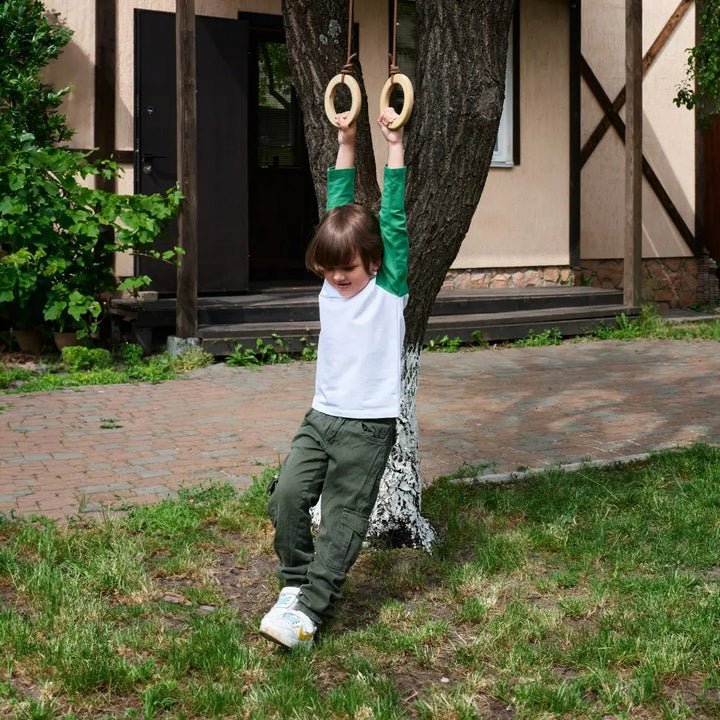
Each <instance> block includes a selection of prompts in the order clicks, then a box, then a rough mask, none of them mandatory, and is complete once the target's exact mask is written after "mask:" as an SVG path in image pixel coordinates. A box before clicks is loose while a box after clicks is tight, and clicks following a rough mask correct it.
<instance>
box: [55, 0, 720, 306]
mask: <svg viewBox="0 0 720 720" xmlns="http://www.w3.org/2000/svg"><path fill="white" fill-rule="evenodd" d="M46 6H47V7H48V10H50V11H52V12H53V13H54V14H55V16H56V17H57V18H58V20H59V21H61V22H64V23H66V24H67V25H69V26H70V27H71V28H73V30H74V31H75V35H74V37H73V40H72V42H71V44H70V46H69V47H68V48H67V49H66V51H65V53H64V54H63V56H62V57H61V58H59V59H58V60H57V61H56V62H55V63H54V64H53V65H52V66H51V67H50V68H49V70H48V78H47V79H48V81H49V82H52V83H53V84H55V85H56V86H65V85H70V86H72V91H71V92H70V94H69V95H68V96H67V98H66V102H65V107H64V111H65V112H66V113H67V115H68V123H69V125H70V126H71V127H74V128H75V129H76V135H75V138H74V139H73V142H72V144H73V146H74V147H77V148H92V147H100V148H101V150H104V151H108V150H109V151H112V152H113V153H114V155H115V157H116V159H117V160H118V161H120V162H121V164H122V165H123V167H124V169H125V174H124V176H123V178H122V179H121V181H120V182H119V183H118V186H117V190H118V191H120V192H126V193H137V192H154V191H158V190H163V189H165V188H167V187H169V186H170V185H172V184H173V183H174V181H175V167H176V149H175V142H176V141H175V45H174V43H175V35H174V15H173V13H174V10H175V0H122V1H118V0H111V1H110V2H100V1H98V0H46ZM196 6H197V7H196V12H197V15H198V24H197V87H198V163H199V168H198V183H199V188H198V196H199V206H200V208H199V236H198V249H199V258H198V277H199V281H198V283H199V284H198V290H199V292H200V293H201V294H213V293H237V292H246V291H248V290H249V289H254V288H262V287H267V286H273V285H277V284H279V283H284V284H291V285H292V284H296V285H297V284H303V283H308V282H311V277H310V276H309V275H308V274H307V272H306V271H305V270H304V268H303V263H302V258H303V254H304V248H305V245H306V243H307V241H308V237H309V234H310V233H311V231H312V227H313V226H314V224H315V223H316V222H317V211H316V203H315V197H314V192H313V189H312V182H311V180H310V174H309V169H308V165H307V157H306V150H305V147H304V141H303V136H302V123H301V118H300V113H299V108H298V106H297V102H296V100H295V98H294V97H293V93H292V89H291V87H290V86H289V83H288V82H287V72H286V70H284V65H283V63H285V64H286V62H287V59H286V56H285V55H284V38H283V31H282V24H281V17H280V7H281V3H280V0H196ZM109 7H110V8H111V11H109V10H108V8H109ZM624 7H625V3H624V0H603V2H593V3H590V2H581V0H569V1H568V0H519V1H518V7H517V10H516V14H515V18H514V22H513V29H512V31H511V42H510V49H509V56H508V73H507V86H506V103H505V109H504V113H503V119H502V121H501V127H500V131H499V134H498V141H497V144H496V150H495V155H494V158H493V165H492V167H491V169H490V173H489V176H488V179H487V184H486V187H485V191H484V193H483V196H482V199H481V201H480V204H479V206H478V208H477V211H476V213H475V216H474V219H473V221H472V224H471V226H470V229H469V231H468V234H467V237H466V239H465V241H464V243H463V245H462V248H461V250H460V253H459V254H458V256H457V258H456V260H455V262H454V263H453V266H452V268H451V270H450V272H449V273H448V276H447V279H446V282H445V287H446V288H448V289H451V288H482V287H517V286H527V285H535V286H545V285H557V284H595V285H600V286H603V287H620V286H621V285H622V265H623V261H622V258H623V254H624V250H623V243H624V218H625V209H624V198H625V193H624V162H625V160H624V158H625V150H624V142H623V138H622V135H623V132H624V129H623V128H624V124H623V123H624V121H623V117H624V115H623V113H624V107H623V102H622V99H623V98H622V91H623V87H624V83H625V69H624V68H625V52H624V40H625V37H624V34H625V17H624ZM414 10H415V8H414V2H412V1H410V0H407V1H406V0H400V2H399V28H398V52H399V62H398V64H399V65H400V67H401V69H402V71H403V72H405V73H406V74H408V75H411V76H412V74H413V70H414V68H413V58H414V46H415V27H414ZM389 17H390V13H389V12H388V3H387V1H386V0H356V2H355V20H356V23H357V27H358V47H359V54H360V61H361V64H362V68H363V73H364V80H365V84H366V88H367V94H368V102H369V104H370V107H369V112H370V115H371V117H372V116H373V114H375V115H376V114H377V112H378V108H377V107H375V105H376V104H377V102H378V98H379V95H380V90H381V88H382V86H383V84H384V82H385V80H386V78H387V47H388V32H389V31H388V25H389ZM332 28H333V25H332V19H329V20H328V32H329V33H332ZM695 37H696V13H695V6H694V2H692V0H684V1H682V2H679V0H653V2H652V3H650V2H645V3H644V15H643V52H644V53H645V55H646V57H645V64H644V65H645V66H644V70H645V75H644V83H643V92H644V101H643V105H644V123H643V131H644V142H643V152H644V159H645V162H644V165H645V167H644V171H645V172H644V176H645V177H644V181H643V182H644V187H643V285H642V297H643V300H647V301H652V300H654V301H656V302H658V303H660V304H662V305H665V306H688V305H690V304H692V303H694V302H696V301H702V300H711V299H714V296H716V294H717V279H716V276H715V274H714V269H713V268H714V265H713V264H714V261H715V260H717V255H718V249H719V248H718V245H720V243H718V241H717V232H718V226H717V224H716V225H713V223H714V222H716V218H715V217H714V213H717V211H716V210H714V209H713V208H712V205H713V203H711V202H708V201H707V197H706V196H707V195H708V193H709V192H710V190H709V188H711V187H712V182H714V180H713V177H716V176H717V172H718V163H719V162H720V156H719V155H718V153H717V150H713V148H714V147H716V146H717V145H713V143H712V142H711V141H710V140H708V138H707V137H705V136H702V135H701V134H699V133H698V132H696V128H695V119H694V115H693V113H691V112H688V111H687V110H685V109H679V108H677V107H676V106H675V105H674V104H673V102H672V98H673V97H674V95H675V92H676V88H677V86H678V85H679V84H680V82H681V81H682V79H683V77H684V75H685V67H686V50H687V48H689V47H691V46H693V45H694V44H695ZM318 102H322V97H319V98H318ZM373 132H374V133H375V135H374V137H373V141H374V145H375V148H376V151H377V153H378V157H380V152H381V149H382V142H381V140H382V138H381V135H380V134H379V131H377V130H373ZM410 132H411V130H410ZM711 132H715V131H711ZM380 165H381V162H378V167H380ZM288 197H293V198H295V200H294V206H292V207H288V206H287V202H286V199H287V198H288ZM281 199H282V200H283V202H282V205H281V204H280V201H281ZM165 241H166V242H168V243H172V237H169V238H167V239H166V240H165ZM138 272H147V273H148V274H150V275H151V276H152V277H153V278H154V280H155V287H156V289H157V290H158V291H159V292H161V293H172V292H173V290H174V275H173V273H172V272H171V271H169V270H168V269H166V268H163V267H158V266H152V265H148V264H147V261H144V260H139V261H138V260H137V259H135V260H133V259H131V258H127V257H120V258H118V261H117V273H118V275H119V276H126V275H130V274H133V273H138Z"/></svg>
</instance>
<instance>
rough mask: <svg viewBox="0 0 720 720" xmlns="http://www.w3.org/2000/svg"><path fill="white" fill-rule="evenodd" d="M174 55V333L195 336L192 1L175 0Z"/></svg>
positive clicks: (196, 272) (193, 44) (196, 286)
mask: <svg viewBox="0 0 720 720" xmlns="http://www.w3.org/2000/svg"><path fill="white" fill-rule="evenodd" d="M175 8H176V10H175V33H176V41H177V42H176V52H177V77H176V82H177V159H178V172H177V176H178V181H179V183H180V190H181V192H182V193H183V195H184V199H183V201H182V204H181V206H180V213H179V215H178V246H179V247H180V248H181V249H182V250H183V251H184V255H183V256H182V257H181V260H180V265H179V266H178V272H177V309H176V313H175V324H176V334H177V336H178V337H180V338H192V337H195V336H196V335H197V305H198V302H197V296H198V267H197V263H198V252H197V230H198V194H197V97H196V69H195V0H175Z"/></svg>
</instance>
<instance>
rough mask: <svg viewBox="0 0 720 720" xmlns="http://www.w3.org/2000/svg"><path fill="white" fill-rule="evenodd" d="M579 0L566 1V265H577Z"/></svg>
mask: <svg viewBox="0 0 720 720" xmlns="http://www.w3.org/2000/svg"><path fill="white" fill-rule="evenodd" d="M581 19H582V3H581V1H580V0H571V2H570V183H569V185H570V187H569V191H570V207H569V209H570V220H569V236H570V237H569V244H570V252H569V255H570V266H571V267H578V266H579V265H580V231H581V227H580V223H581V194H580V182H581V178H582V163H581V162H580V149H581V148H580V145H581V142H582V137H581V128H580V114H581V98H580V59H581V56H582V23H581Z"/></svg>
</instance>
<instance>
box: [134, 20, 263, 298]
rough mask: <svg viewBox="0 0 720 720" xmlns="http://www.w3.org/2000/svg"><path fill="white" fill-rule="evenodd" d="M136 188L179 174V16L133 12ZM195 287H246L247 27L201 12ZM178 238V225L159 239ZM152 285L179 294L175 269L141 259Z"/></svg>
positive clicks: (156, 186)
mask: <svg viewBox="0 0 720 720" xmlns="http://www.w3.org/2000/svg"><path fill="white" fill-rule="evenodd" d="M135 33H136V36H135V38H136V39H135V48H136V58H135V68H136V83H135V88H136V96H135V97H136V106H135V118H136V120H135V122H136V154H135V156H136V168H135V185H136V188H135V191H136V192H139V193H145V194H149V193H154V192H163V191H165V190H167V189H168V188H169V187H172V186H173V185H174V184H175V182H176V178H177V148H176V109H175V103H176V101H175V98H176V88H175V15H174V14H172V13H163V12H155V11H149V10H137V11H136V14H135ZM196 33H197V53H196V65H197V125H198V127H197V131H198V292H200V293H203V294H209V293H232V292H243V291H245V290H247V288H248V274H249V266H248V159H247V148H248V136H247V117H248V108H247V77H248V63H247V58H248V24H247V22H244V21H242V20H229V19H224V18H211V17H200V16H199V17H198V18H197V22H196ZM176 242H177V227H173V228H171V229H170V231H169V232H168V233H167V235H166V237H164V238H163V239H162V240H161V243H160V245H161V247H162V249H165V248H168V247H172V246H173V245H174V244H175V243H176ZM136 271H137V272H138V273H139V274H146V275H149V276H150V277H151V278H152V279H153V284H152V285H151V287H152V288H153V289H155V290H158V291H159V292H161V293H174V292H175V286H176V269H175V267H174V266H172V265H168V264H165V263H161V262H159V261H155V260H151V259H148V258H138V259H137V267H136Z"/></svg>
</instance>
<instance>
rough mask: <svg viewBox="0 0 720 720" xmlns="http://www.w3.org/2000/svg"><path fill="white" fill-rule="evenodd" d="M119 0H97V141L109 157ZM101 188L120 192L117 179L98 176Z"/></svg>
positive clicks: (112, 135)
mask: <svg viewBox="0 0 720 720" xmlns="http://www.w3.org/2000/svg"><path fill="white" fill-rule="evenodd" d="M116 3H117V0H95V122H94V128H93V136H94V139H93V143H94V144H95V146H96V147H97V148H98V156H99V157H100V158H103V159H107V158H109V157H110V156H111V155H112V154H113V153H114V151H115V89H116V72H115V63H116V56H117V31H116V19H117V5H116ZM97 182H98V187H99V188H101V189H102V190H107V191H108V192H116V190H117V183H116V181H115V178H111V179H110V180H102V179H100V178H98V181H97Z"/></svg>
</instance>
